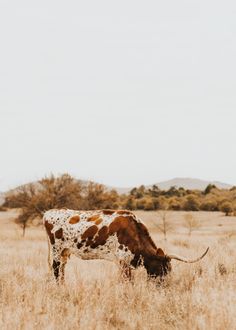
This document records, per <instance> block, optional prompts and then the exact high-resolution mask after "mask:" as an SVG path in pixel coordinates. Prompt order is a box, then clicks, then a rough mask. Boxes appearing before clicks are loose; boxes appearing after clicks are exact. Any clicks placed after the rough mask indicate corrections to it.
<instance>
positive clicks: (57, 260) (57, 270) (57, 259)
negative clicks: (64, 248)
mask: <svg viewBox="0 0 236 330" xmlns="http://www.w3.org/2000/svg"><path fill="white" fill-rule="evenodd" d="M52 256H53V263H52V268H53V273H54V276H55V279H56V281H58V280H59V279H60V277H61V263H62V260H61V259H62V258H61V251H60V250H59V249H57V248H56V247H55V246H53V249H52Z"/></svg>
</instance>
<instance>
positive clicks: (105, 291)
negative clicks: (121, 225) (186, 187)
mask: <svg viewBox="0 0 236 330" xmlns="http://www.w3.org/2000/svg"><path fill="white" fill-rule="evenodd" d="M137 213H138V215H139V216H140V217H142V218H143V219H144V221H145V222H146V223H147V225H148V227H149V228H150V230H151V232H152V236H153V237H154V240H155V241H156V242H157V243H158V244H157V245H158V246H161V247H164V248H165V250H166V251H167V252H173V253H181V254H183V255H186V256H191V257H194V256H196V255H198V254H200V253H202V252H203V250H204V249H205V248H206V246H208V245H209V246H210V252H209V254H208V255H207V256H206V257H205V258H204V259H203V260H202V261H201V262H199V263H197V264H193V265H186V264H184V263H178V262H177V261H173V263H172V264H173V272H172V274H171V275H170V276H168V278H167V279H166V280H165V282H164V283H162V284H158V283H157V282H155V281H147V278H146V273H145V271H144V270H143V269H142V268H140V269H138V270H136V271H135V272H134V274H135V275H134V281H133V283H127V282H122V281H121V280H120V278H119V276H118V272H117V268H116V266H115V265H114V264H112V263H108V262H104V261H88V262H86V261H80V260H78V259H75V258H72V260H71V261H70V262H69V264H68V266H67V269H66V284H65V285H63V286H57V285H56V284H55V283H54V281H53V280H52V278H51V277H50V276H49V274H48V268H47V243H46V239H45V233H44V232H43V230H42V229H40V228H38V229H33V228H32V229H28V230H27V231H26V237H25V238H24V239H23V238H22V237H21V231H20V230H19V229H18V228H17V227H16V225H15V224H13V223H12V221H11V219H12V216H13V214H12V212H4V213H3V212H2V213H0V242H1V243H0V244H1V245H0V328H1V329H4V330H5V329H9V330H10V329H11V330H12V329H27V330H28V329H63V330H64V329H214V330H215V329H230V330H231V329H236V313H235V306H236V281H235V278H236V262H235V260H236V258H235V257H236V235H235V233H236V218H229V217H223V216H222V215H221V214H220V213H203V212H199V213H196V216H197V217H198V220H199V221H200V222H201V228H199V230H197V231H196V232H194V233H193V234H192V237H189V236H188V235H187V231H186V228H184V225H183V222H184V212H172V213H171V214H169V217H170V219H171V221H172V222H173V223H174V230H173V231H172V232H171V233H169V234H168V235H167V238H168V240H167V241H166V242H165V241H164V240H163V238H162V236H161V234H160V233H158V232H157V229H156V221H159V220H157V214H156V212H150V213H149V212H137Z"/></svg>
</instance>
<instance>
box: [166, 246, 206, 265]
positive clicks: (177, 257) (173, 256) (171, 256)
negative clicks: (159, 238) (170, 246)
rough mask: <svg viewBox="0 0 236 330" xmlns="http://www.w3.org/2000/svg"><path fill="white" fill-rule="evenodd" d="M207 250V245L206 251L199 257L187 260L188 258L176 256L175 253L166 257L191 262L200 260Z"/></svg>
mask: <svg viewBox="0 0 236 330" xmlns="http://www.w3.org/2000/svg"><path fill="white" fill-rule="evenodd" d="M208 250H209V247H208V248H207V249H206V251H205V252H204V253H203V255H202V256H201V257H199V258H197V259H194V260H188V259H185V258H183V257H180V256H178V255H176V254H170V255H168V257H169V258H170V259H175V260H179V261H183V262H187V263H193V262H197V261H199V260H201V259H202V258H203V257H205V255H206V254H207V252H208Z"/></svg>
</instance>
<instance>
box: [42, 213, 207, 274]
mask: <svg viewBox="0 0 236 330" xmlns="http://www.w3.org/2000/svg"><path fill="white" fill-rule="evenodd" d="M43 222H44V226H45V229H46V231H47V234H48V238H49V241H50V244H51V246H52V257H53V265H52V266H53V270H54V275H55V277H56V279H58V278H59V277H61V278H62V279H63V278H64V269H65V265H66V262H67V259H68V257H69V256H70V254H75V255H77V256H78V257H80V258H82V259H86V260H88V259H105V260H110V261H118V262H119V263H120V265H122V267H121V268H122V271H123V274H124V275H126V276H128V277H130V272H131V268H132V267H133V268H136V267H137V266H138V265H140V263H142V264H143V265H144V267H145V268H146V270H147V273H148V275H151V276H160V277H162V276H164V275H166V274H167V273H168V272H169V271H170V270H171V264H170V261H171V259H176V260H180V261H183V262H196V261H198V260H200V259H202V258H203V257H204V256H205V255H206V253H207V252H208V249H207V250H206V251H205V252H204V254H203V255H202V256H201V257H199V258H197V259H195V260H186V259H184V258H182V257H179V256H176V255H166V254H165V253H164V252H163V250H162V249H160V248H157V247H156V245H155V243H154V242H153V240H152V238H151V237H150V235H149V232H148V230H147V228H146V227H145V225H144V224H143V223H142V222H141V221H140V220H139V219H138V218H137V217H136V215H135V214H134V213H132V212H130V211H126V210H99V211H75V210H67V209H62V210H57V209H53V210H49V211H47V212H45V214H44V217H43Z"/></svg>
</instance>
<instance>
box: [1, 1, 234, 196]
mask: <svg viewBox="0 0 236 330" xmlns="http://www.w3.org/2000/svg"><path fill="white" fill-rule="evenodd" d="M0 31H1V32H0V42H1V43H0V45H1V49H0V50H1V51H0V191H3V190H6V189H9V188H11V187H14V186H15V185H18V184H21V183H25V182H28V181H31V180H35V179H40V178H41V177H42V176H44V175H47V174H50V173H55V174H58V173H64V172H69V173H71V174H72V175H74V176H76V177H78V178H82V179H92V180H96V181H98V182H101V183H105V184H108V185H114V186H119V187H127V186H135V185H139V184H141V183H143V184H152V183H155V182H158V181H162V180H166V179H170V178H173V177H179V176H180V177H195V178H201V179H207V180H208V179H209V180H220V181H223V182H228V183H231V184H236V64H235V61H236V41H235V40H236V39H235V37H236V2H235V1H217V0H214V1H210V0H204V1H199V0H197V1H189V0H186V1H183V0H178V1H176V0H169V1H159V0H153V1H138V0H135V1H129V0H125V1H121V0H120V1H111V0H108V1H103V0H99V1H97V0H92V1H79V0H71V1H60V0H40V1H32V0H29V1H26V0H21V1H19V0H0Z"/></svg>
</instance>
